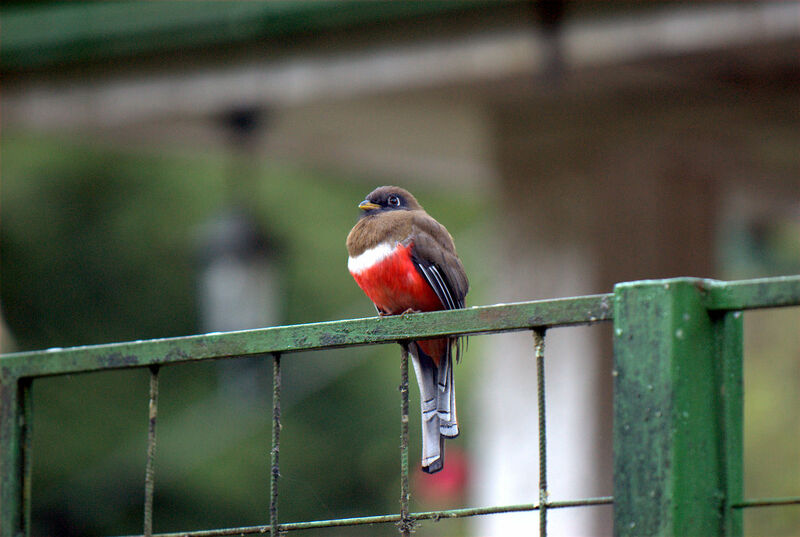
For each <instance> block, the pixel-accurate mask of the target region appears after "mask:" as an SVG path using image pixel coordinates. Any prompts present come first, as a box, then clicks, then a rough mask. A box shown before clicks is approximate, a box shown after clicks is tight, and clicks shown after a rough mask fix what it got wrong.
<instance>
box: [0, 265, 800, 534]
mask: <svg viewBox="0 0 800 537" xmlns="http://www.w3.org/2000/svg"><path fill="white" fill-rule="evenodd" d="M799 304H800V277H790V278H775V279H769V280H754V281H744V282H731V283H725V282H714V281H708V280H696V279H688V278H683V279H676V280H661V281H646V282H633V283H629V284H620V285H618V286H617V287H616V288H615V293H614V294H609V295H592V296H583V297H575V298H567V299H558V300H546V301H534V302H524V303H518V304H503V305H496V306H484V307H478V308H470V309H465V310H451V311H442V312H432V313H425V314H418V315H406V316H398V317H384V318H373V319H356V320H349V321H334V322H328V323H314V324H307V325H294V326H286V327H276V328H267V329H260V330H249V331H241V332H231V333H227V334H209V335H201V336H191V337H185V338H172V339H161V340H152V341H140V342H132V343H121V344H113V345H99V346H90V347H76V348H70V349H56V350H51V351H43V352H30V353H18V354H11V355H6V356H3V357H2V358H0V534H1V535H9V536H11V535H14V536H16V535H27V534H29V533H30V504H31V494H32V493H33V491H32V488H31V479H30V473H31V462H30V461H31V456H32V453H31V441H30V425H29V424H30V423H31V417H32V409H31V397H30V386H31V382H32V380H33V379H34V378H38V377H43V376H52V375H63V374H68V373H75V372H90V371H102V370H109V369H126V368H131V367H147V368H149V370H150V391H149V396H148V407H149V414H148V426H147V430H148V435H147V446H146V449H147V457H146V467H145V472H144V473H145V479H144V497H145V502H144V505H145V507H144V516H143V525H142V527H143V533H142V534H143V535H145V536H150V535H161V536H163V537H169V536H172V537H175V536H177V535H182V536H193V537H210V536H222V535H247V534H263V533H270V534H271V535H279V534H282V533H285V532H290V531H295V530H308V529H319V528H329V527H341V526H359V525H366V524H396V525H397V528H398V532H399V533H400V534H401V535H410V533H411V532H412V531H413V529H414V526H415V524H417V523H419V522H420V521H424V520H443V519H454V518H464V517H473V516H481V515H488V514H496V513H510V512H522V511H538V513H539V531H540V535H546V534H547V529H548V524H547V519H548V512H549V511H550V510H553V509H563V508H575V507H586V506H595V505H608V504H612V503H613V504H614V505H615V533H617V534H620V535H625V534H636V535H657V534H673V535H688V534H697V533H698V532H702V533H704V534H708V535H723V534H727V535H738V534H741V531H742V530H741V527H742V526H741V516H740V513H741V510H742V509H745V508H756V507H763V506H787V505H795V504H800V497H791V498H761V499H743V498H742V496H741V491H742V484H741V479H742V478H741V475H742V473H741V450H742V416H741V409H742V383H741V376H742V372H741V314H740V311H741V310H744V309H751V308H764V307H777V306H789V305H799ZM612 317H613V318H614V321H615V329H614V335H615V349H616V350H615V355H616V358H615V377H614V378H615V422H614V438H615V478H614V479H615V496H614V498H612V497H598V498H583V499H571V500H566V501H552V502H551V501H549V499H548V477H549V476H548V472H547V423H546V419H545V416H546V414H545V385H546V383H545V339H546V330H547V329H548V328H551V327H556V326H571V325H580V324H593V323H597V322H603V321H609V320H611V319H612ZM518 330H530V331H532V335H533V349H532V353H531V354H532V359H534V360H535V362H536V372H537V375H536V376H537V379H536V386H537V398H538V403H539V408H538V416H537V427H538V431H539V456H538V464H539V487H538V490H539V494H538V498H536V501H533V502H531V503H524V504H516V505H499V506H487V507H469V508H462V509H448V510H438V511H425V512H411V511H410V508H409V504H410V497H411V492H410V487H409V463H408V457H409V455H408V434H409V433H408V425H409V416H408V397H409V393H408V392H409V389H408V353H407V349H406V347H405V345H404V344H403V342H405V341H409V340H416V339H424V338H430V337H441V336H450V335H456V336H457V335H468V334H484V333H496V332H504V331H518ZM395 342H396V343H400V344H401V364H400V365H401V368H400V369H401V371H400V377H401V379H400V387H399V392H400V436H401V442H400V454H399V455H400V465H399V466H400V478H401V479H400V488H401V490H400V502H399V503H400V506H399V512H398V513H392V514H379V515H370V516H363V517H356V518H340V519H334V520H313V521H304V522H281V521H280V519H279V512H278V491H279V481H280V477H281V473H280V466H279V455H280V440H281V388H282V378H281V360H282V359H284V357H285V356H286V355H287V354H289V353H292V352H296V351H301V350H311V349H325V348H334V347H344V346H356V345H367V344H376V343H395ZM237 356H264V357H271V359H272V365H273V376H272V379H273V380H272V381H273V397H272V438H271V441H270V449H269V457H268V466H269V482H270V488H269V513H266V514H265V518H266V519H268V521H269V524H265V525H260V526H247V527H234V528H222V529H209V530H201V531H193V532H180V533H160V534H154V533H153V528H154V521H153V501H154V490H155V487H156V480H155V460H156V430H157V427H156V426H157V420H158V391H159V371H160V369H161V368H162V367H164V366H167V365H174V364H180V363H186V362H193V361H200V360H215V359H220V358H229V357H237ZM698 394H700V395H702V396H699V395H698ZM703 394H704V395H703ZM709 401H711V404H708V402H709ZM720 513H722V515H721V516H720ZM698 524H699V525H698Z"/></svg>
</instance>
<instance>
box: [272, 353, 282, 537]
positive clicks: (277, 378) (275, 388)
mask: <svg viewBox="0 0 800 537" xmlns="http://www.w3.org/2000/svg"><path fill="white" fill-rule="evenodd" d="M280 438H281V355H280V354H279V353H275V354H273V355H272V448H271V449H270V475H269V525H270V535H271V536H272V537H278V536H279V535H280V526H278V478H280V475H281V469H280V465H279V461H278V455H279V454H280Z"/></svg>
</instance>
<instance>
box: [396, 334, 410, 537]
mask: <svg viewBox="0 0 800 537" xmlns="http://www.w3.org/2000/svg"><path fill="white" fill-rule="evenodd" d="M400 348H401V349H402V350H401V351H400V521H399V522H398V528H399V530H400V534H401V535H402V536H403V537H409V535H411V532H412V531H413V530H414V520H413V519H411V518H410V517H409V516H408V503H409V500H410V497H411V493H410V492H409V486H408V345H407V344H406V343H401V344H400Z"/></svg>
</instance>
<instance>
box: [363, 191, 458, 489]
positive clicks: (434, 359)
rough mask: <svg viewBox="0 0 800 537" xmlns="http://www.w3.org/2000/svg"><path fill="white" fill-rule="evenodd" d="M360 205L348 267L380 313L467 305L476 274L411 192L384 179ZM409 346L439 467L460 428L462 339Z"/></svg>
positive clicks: (427, 458) (425, 453) (425, 454)
mask: <svg viewBox="0 0 800 537" xmlns="http://www.w3.org/2000/svg"><path fill="white" fill-rule="evenodd" d="M358 208H359V209H360V214H359V218H358V221H357V222H356V224H355V226H354V227H353V229H352V230H351V231H350V233H349V234H348V236H347V253H348V256H349V257H348V260H347V268H348V270H349V271H350V274H351V275H352V276H353V278H354V279H355V281H356V283H357V284H358V286H359V287H361V289H362V290H363V291H364V293H365V294H366V295H367V297H368V298H369V299H370V300H371V301H372V302H373V304H374V305H375V308H376V309H377V310H378V314H379V315H402V314H409V313H417V312H425V311H437V310H452V309H457V308H463V307H464V299H465V297H466V295H467V291H468V290H469V281H468V279H467V275H466V272H465V271H464V266H463V265H462V263H461V259H460V258H459V257H458V254H457V253H456V247H455V244H454V242H453V238H452V237H451V236H450V233H449V232H448V231H447V229H446V228H445V227H444V226H443V225H442V224H440V223H439V222H437V221H436V220H434V219H433V218H432V217H431V216H430V215H429V214H428V213H427V212H425V209H423V208H422V206H421V205H420V204H419V202H418V201H417V200H416V198H414V196H413V195H412V194H411V193H410V192H408V191H407V190H405V189H403V188H400V187H397V186H381V187H379V188H376V189H375V190H373V191H372V192H370V193H369V194H368V195H367V197H366V199H364V201H362V202H361V203H359V204H358ZM401 344H403V343H401ZM406 345H407V347H406V348H407V350H408V352H409V354H410V355H411V361H412V364H413V366H414V372H415V374H416V378H417V383H418V385H419V393H420V407H421V408H420V410H421V414H422V420H421V422H422V462H421V466H422V470H423V471H424V472H426V473H429V474H432V473H436V472H438V471H439V470H441V469H442V468H443V467H444V440H445V439H446V438H455V437H457V436H458V435H459V428H458V419H457V416H456V391H455V384H454V382H453V363H454V362H457V361H458V359H459V358H460V355H461V350H462V344H461V338H458V337H453V336H450V337H443V338H438V339H428V340H422V341H411V342H407V343H406Z"/></svg>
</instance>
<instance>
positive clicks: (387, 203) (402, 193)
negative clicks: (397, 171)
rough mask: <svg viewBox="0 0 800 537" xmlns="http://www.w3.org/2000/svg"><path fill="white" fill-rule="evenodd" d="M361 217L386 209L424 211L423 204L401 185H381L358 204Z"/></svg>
mask: <svg viewBox="0 0 800 537" xmlns="http://www.w3.org/2000/svg"><path fill="white" fill-rule="evenodd" d="M358 208H359V209H361V211H362V212H361V216H360V217H361V218H363V217H365V216H371V215H374V214H376V213H377V212H379V211H380V212H385V211H422V210H423V209H422V205H420V204H419V202H418V201H417V200H416V198H414V196H413V195H411V192H409V191H408V190H406V189H404V188H400V187H399V186H381V187H378V188H376V189H375V190H373V191H372V192H370V193H369V194H368V195H367V198H366V199H365V200H364V201H362V202H361V203H359V204H358Z"/></svg>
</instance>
